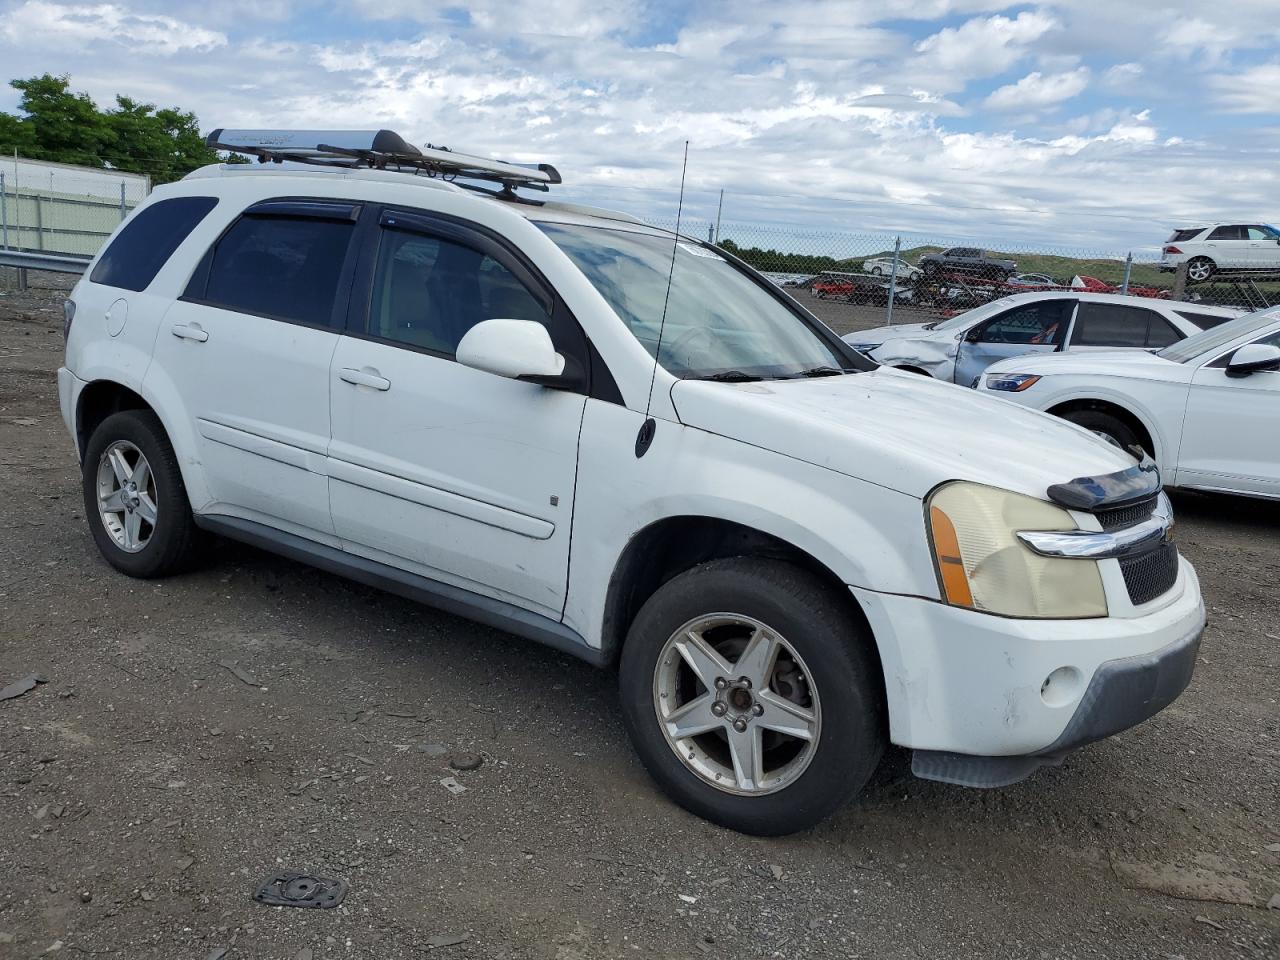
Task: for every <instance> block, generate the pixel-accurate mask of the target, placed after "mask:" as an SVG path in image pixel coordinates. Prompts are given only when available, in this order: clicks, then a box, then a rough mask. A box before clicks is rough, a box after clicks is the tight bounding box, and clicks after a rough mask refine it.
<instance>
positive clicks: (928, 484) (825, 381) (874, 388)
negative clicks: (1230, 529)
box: [671, 367, 1133, 499]
mask: <svg viewBox="0 0 1280 960" xmlns="http://www.w3.org/2000/svg"><path fill="white" fill-rule="evenodd" d="M671 399H672V402H673V403H674V404H675V408H676V412H677V414H678V416H679V417H680V420H681V422H682V423H685V424H687V425H689V426H691V427H696V428H699V429H702V430H707V431H710V432H711V433H716V434H720V435H722V436H726V437H731V438H733V439H736V440H741V441H742V442H744V443H749V444H751V445H752V446H757V447H762V448H764V449H766V450H772V451H773V452H775V453H779V454H782V455H783V456H788V457H794V458H795V459H797V460H803V461H805V462H808V463H812V464H815V465H817V466H820V467H826V468H827V469H830V470H835V471H837V472H839V473H843V474H846V475H848V476H851V477H856V478H858V479H860V480H866V481H869V482H871V483H875V484H878V485H880V486H883V487H888V488H890V489H892V490H897V491H899V492H901V493H905V494H909V495H910V496H914V497H924V496H925V495H926V494H927V493H928V492H929V491H930V490H932V489H933V488H934V487H936V486H937V485H938V484H939V483H942V482H944V481H947V480H972V481H976V482H978V483H985V484H989V485H991V486H995V487H1001V488H1003V489H1006V490H1014V491H1017V492H1019V493H1025V494H1028V495H1029V496H1034V497H1040V498H1042V499H1043V498H1044V497H1045V495H1046V490H1047V489H1048V487H1049V486H1050V485H1051V484H1055V483H1062V482H1064V481H1067V480H1073V479H1075V478H1077V477H1082V476H1091V475H1100V474H1107V473H1114V472H1116V471H1118V470H1124V469H1126V468H1128V467H1130V466H1132V465H1133V458H1132V457H1130V456H1129V455H1128V454H1126V453H1124V452H1123V451H1121V450H1118V449H1117V448H1115V447H1113V446H1111V445H1110V444H1108V443H1107V442H1106V441H1104V440H1101V439H1099V438H1097V437H1095V436H1093V435H1092V434H1090V433H1089V432H1088V431H1086V430H1083V429H1081V428H1079V427H1076V426H1073V425H1071V424H1068V423H1065V422H1064V421H1062V420H1059V419H1058V418H1056V417H1050V416H1048V415H1047V414H1042V413H1039V412H1037V411H1034V410H1030V409H1027V408H1025V407H1021V406H1018V405H1016V404H1013V403H1009V402H1007V401H1002V400H999V399H997V398H994V397H992V396H990V395H983V394H980V393H978V392H976V391H974V390H969V389H966V388H964V387H957V386H954V385H952V384H947V383H940V382H938V381H935V380H931V379H929V378H927V377H922V376H920V375H918V374H914V373H904V372H901V371H898V370H892V369H889V368H886V367H880V368H878V369H876V370H873V371H871V372H868V373H858V374H849V375H846V376H843V377H822V378H815V379H812V380H782V381H776V380H775V381H764V382H760V383H739V384H734V383H715V382H710V381H705V380H681V381H679V382H678V383H676V384H675V386H674V387H673V388H672V391H671Z"/></svg>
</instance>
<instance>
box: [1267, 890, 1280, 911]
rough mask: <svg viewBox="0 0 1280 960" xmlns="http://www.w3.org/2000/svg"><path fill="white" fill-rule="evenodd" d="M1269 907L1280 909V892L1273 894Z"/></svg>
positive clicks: (1269, 908) (1270, 908) (1268, 903)
mask: <svg viewBox="0 0 1280 960" xmlns="http://www.w3.org/2000/svg"><path fill="white" fill-rule="evenodd" d="M1267 909H1268V910H1280V893H1277V894H1275V895H1274V896H1272V898H1271V899H1270V900H1268V901H1267Z"/></svg>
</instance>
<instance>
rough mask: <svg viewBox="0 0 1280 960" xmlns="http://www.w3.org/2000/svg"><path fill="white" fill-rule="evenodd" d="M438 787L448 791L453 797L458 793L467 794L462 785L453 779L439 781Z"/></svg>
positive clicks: (447, 778) (446, 778)
mask: <svg viewBox="0 0 1280 960" xmlns="http://www.w3.org/2000/svg"><path fill="white" fill-rule="evenodd" d="M440 786H442V787H444V788H445V789H446V790H448V791H449V792H450V793H452V794H453V795H455V796H457V795H458V794H459V793H466V792H467V788H466V787H464V786H463V785H462V784H460V783H459V782H458V781H457V780H455V779H453V777H445V778H444V779H443V780H441V781H440Z"/></svg>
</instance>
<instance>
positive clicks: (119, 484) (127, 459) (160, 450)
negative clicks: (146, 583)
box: [81, 410, 199, 578]
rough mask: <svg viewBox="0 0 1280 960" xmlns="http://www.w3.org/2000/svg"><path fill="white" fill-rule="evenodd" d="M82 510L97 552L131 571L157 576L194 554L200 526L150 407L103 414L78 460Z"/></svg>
mask: <svg viewBox="0 0 1280 960" xmlns="http://www.w3.org/2000/svg"><path fill="white" fill-rule="evenodd" d="M81 486H82V489H83V493H84V510H85V518H86V519H87V520H88V521H89V529H90V531H91V533H92V534H93V539H94V542H95V543H97V545H98V549H99V550H100V551H101V552H102V556H103V557H104V558H105V559H106V561H107V562H108V563H110V564H111V565H112V566H113V567H115V568H116V569H117V570H119V571H121V572H122V573H127V574H129V576H131V577H143V578H148V577H162V576H166V575H168V574H170V573H176V572H178V571H179V570H182V569H185V568H186V567H187V566H188V565H189V564H190V562H191V561H192V560H193V559H194V557H195V555H196V550H197V541H198V538H199V531H198V530H197V528H196V526H195V522H194V521H193V520H192V517H191V505H190V503H189V501H188V499H187V489H186V486H185V485H184V484H183V482H182V473H181V471H179V469H178V458H177V456H176V455H175V454H174V452H173V447H172V446H171V445H170V443H169V438H168V437H167V436H166V435H165V432H164V427H163V426H161V424H160V418H159V417H157V416H156V415H155V414H154V413H152V412H151V411H150V410H126V411H123V412H121V413H115V414H112V415H111V416H109V417H107V418H106V419H105V420H103V421H102V423H101V424H99V425H98V427H97V429H96V430H94V431H93V435H92V436H91V437H90V438H89V443H88V444H87V445H86V447H85V455H84V463H83V464H82V466H81Z"/></svg>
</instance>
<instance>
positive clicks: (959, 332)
mask: <svg viewBox="0 0 1280 960" xmlns="http://www.w3.org/2000/svg"><path fill="white" fill-rule="evenodd" d="M1241 312H1242V311H1240V310H1235V309H1233V308H1230V307H1201V306H1196V307H1194V308H1192V307H1189V306H1188V305H1187V304H1183V303H1170V302H1162V301H1152V300H1146V299H1143V298H1141V297H1120V296H1114V295H1112V294H1095V293H1083V292H1082V293H1076V292H1074V291H1044V292H1037V293H1019V294H1015V295H1014V296H1012V297H1005V298H1003V299H1001V300H996V301H993V302H992V303H987V304H984V305H982V306H980V307H975V308H974V309H972V310H968V311H966V312H964V313H961V314H959V315H957V316H954V317H952V318H951V319H949V320H938V321H935V322H933V323H923V324H921V323H914V324H904V325H901V326H897V325H895V326H891V327H876V328H875V329H874V330H863V331H859V332H857V333H851V334H848V335H847V336H846V337H845V338H844V339H845V342H847V343H849V344H850V345H852V346H853V347H854V349H856V350H860V351H862V352H863V353H865V354H867V355H868V356H869V357H871V358H872V359H873V360H876V361H877V362H879V363H884V364H888V365H889V366H892V367H900V368H902V369H904V370H911V371H913V372H915V373H925V374H928V375H929V376H932V377H936V378H937V379H939V380H950V381H952V382H953V383H958V384H961V385H963V386H973V385H974V384H975V382H976V380H977V378H978V375H979V374H980V373H982V371H983V370H985V369H986V368H987V367H988V366H989V365H990V364H992V363H995V362H996V361H997V360H1002V359H1004V358H1006V357H1018V356H1022V355H1024V354H1029V353H1054V352H1062V351H1067V350H1104V349H1115V348H1128V349H1134V350H1155V349H1160V348H1162V347H1166V346H1168V345H1169V344H1172V343H1177V342H1178V341H1179V340H1182V339H1184V338H1186V337H1189V336H1191V335H1193V334H1196V333H1199V332H1200V331H1201V330H1203V329H1206V328H1208V327H1211V326H1215V325H1217V324H1220V323H1225V322H1227V321H1228V320H1231V319H1232V318H1234V317H1238V316H1240V314H1241Z"/></svg>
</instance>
